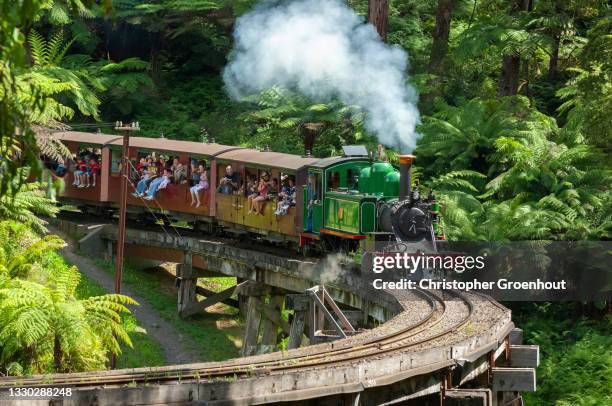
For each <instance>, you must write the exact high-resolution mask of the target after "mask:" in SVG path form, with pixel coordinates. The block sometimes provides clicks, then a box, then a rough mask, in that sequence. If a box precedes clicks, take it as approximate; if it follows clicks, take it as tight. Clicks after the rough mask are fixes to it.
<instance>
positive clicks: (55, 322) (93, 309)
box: [0, 197, 136, 375]
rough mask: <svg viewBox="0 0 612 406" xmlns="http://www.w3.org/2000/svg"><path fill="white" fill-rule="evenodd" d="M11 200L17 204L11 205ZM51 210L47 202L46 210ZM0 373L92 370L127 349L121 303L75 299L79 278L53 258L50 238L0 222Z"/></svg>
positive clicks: (57, 243)
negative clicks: (0, 370) (123, 345)
mask: <svg viewBox="0 0 612 406" xmlns="http://www.w3.org/2000/svg"><path fill="white" fill-rule="evenodd" d="M18 199H19V197H17V199H16V200H18ZM47 204H50V202H47ZM0 241H1V244H0V343H1V344H0V365H1V366H2V370H3V371H5V372H6V373H8V374H11V375H22V374H31V373H47V372H51V371H59V372H63V371H80V370H97V369H102V368H104V367H105V365H106V363H107V362H108V356H109V354H110V353H113V354H119V353H120V352H121V349H120V343H121V342H123V343H125V344H126V345H127V346H128V347H131V346H132V342H131V339H130V336H129V331H130V329H133V328H135V325H134V324H133V323H132V324H127V323H126V322H125V319H124V318H123V316H124V315H128V314H129V313H130V312H129V310H128V309H127V307H125V305H127V304H136V302H134V301H133V300H131V299H130V298H128V297H126V296H122V295H116V294H100V295H95V296H80V295H79V294H78V293H77V289H78V286H79V284H80V281H81V275H80V274H79V272H78V271H77V269H76V268H75V267H70V266H68V265H67V264H66V263H65V262H64V261H63V259H62V258H61V257H60V256H59V255H58V254H57V253H56V250H57V249H59V248H61V247H63V246H64V245H65V243H64V241H62V240H61V239H59V238H58V237H57V236H54V235H48V236H45V237H40V236H39V235H37V234H36V233H35V232H33V231H32V229H31V224H29V223H17V222H15V221H11V220H3V221H0Z"/></svg>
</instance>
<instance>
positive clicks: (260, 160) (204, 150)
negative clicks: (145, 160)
mask: <svg viewBox="0 0 612 406" xmlns="http://www.w3.org/2000/svg"><path fill="white" fill-rule="evenodd" d="M53 136H54V137H56V138H57V139H59V140H61V141H73V142H80V143H85V144H93V145H101V146H109V145H110V146H121V145H122V143H123V137H122V136H121V135H110V134H96V133H87V132H80V131H61V132H56V133H54V134H53ZM130 147H135V148H143V149H149V150H156V151H168V152H184V153H189V154H197V155H204V156H210V157H217V158H218V159H221V160H224V161H236V162H240V163H243V164H246V165H249V164H251V165H253V166H260V167H266V168H279V169H288V170H292V171H296V170H298V169H300V168H303V167H306V166H312V165H313V164H316V163H319V162H329V163H331V161H332V160H333V161H337V160H338V159H342V158H326V159H323V160H322V159H320V158H315V157H301V156H299V155H292V154H285V153H281V152H272V151H259V150H256V149H250V148H241V147H236V146H231V145H222V144H216V143H203V142H193V141H180V140H171V139H164V138H147V137H132V136H131V137H130Z"/></svg>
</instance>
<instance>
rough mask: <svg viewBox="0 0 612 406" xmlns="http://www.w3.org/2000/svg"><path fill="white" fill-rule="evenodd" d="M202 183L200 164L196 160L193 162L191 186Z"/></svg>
mask: <svg viewBox="0 0 612 406" xmlns="http://www.w3.org/2000/svg"><path fill="white" fill-rule="evenodd" d="M198 183H200V172H199V171H198V163H197V162H196V160H195V159H194V160H192V161H191V186H192V187H193V186H195V185H197V184H198Z"/></svg>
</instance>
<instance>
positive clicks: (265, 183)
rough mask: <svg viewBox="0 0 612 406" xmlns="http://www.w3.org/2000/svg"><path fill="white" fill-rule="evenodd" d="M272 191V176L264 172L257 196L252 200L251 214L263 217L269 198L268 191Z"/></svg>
mask: <svg viewBox="0 0 612 406" xmlns="http://www.w3.org/2000/svg"><path fill="white" fill-rule="evenodd" d="M269 189H270V175H269V174H268V172H265V171H264V172H263V173H262V174H261V178H260V179H259V184H258V185H257V193H258V194H257V196H256V197H254V198H253V199H251V207H249V213H255V214H257V215H260V216H263V208H264V202H265V200H266V199H267V198H268V191H269Z"/></svg>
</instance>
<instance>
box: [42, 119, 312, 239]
mask: <svg viewBox="0 0 612 406" xmlns="http://www.w3.org/2000/svg"><path fill="white" fill-rule="evenodd" d="M54 136H55V137H57V138H58V139H59V140H61V141H62V142H63V143H64V144H65V145H66V146H67V147H68V149H69V150H70V151H71V152H72V153H73V154H78V153H79V152H80V151H82V150H83V149H86V148H91V149H95V150H98V149H99V150H100V157H101V162H100V174H99V176H98V182H97V184H96V187H93V188H76V187H74V186H72V185H71V183H72V180H73V177H72V176H73V174H72V172H71V171H69V172H68V174H67V175H66V187H65V189H64V191H63V192H62V194H61V197H60V199H61V200H62V201H65V202H69V203H74V204H76V205H78V206H81V207H86V208H92V209H94V210H95V211H96V212H97V213H99V214H101V213H103V212H104V211H110V210H112V209H116V208H117V207H118V205H119V197H120V183H121V179H120V173H121V172H120V170H121V167H120V163H121V154H122V151H121V147H122V137H120V136H114V135H107V134H92V133H83V132H75V131H68V132H60V133H56V134H55V135H54ZM153 152H155V153H157V154H160V153H161V154H163V155H167V156H168V157H169V158H170V159H172V158H173V157H178V158H179V160H180V162H182V163H183V165H185V166H186V167H188V171H189V172H188V178H190V176H191V170H190V168H189V166H190V162H191V160H194V159H195V160H198V161H201V160H203V161H205V162H206V166H207V168H208V177H209V184H210V187H209V189H208V190H206V191H204V192H201V193H202V194H201V195H200V196H201V201H202V205H201V206H200V207H197V208H195V207H192V206H190V201H191V198H190V192H189V187H190V184H189V183H187V184H175V183H172V184H170V185H169V186H168V187H167V188H166V189H165V190H162V191H160V192H158V193H157V195H156V198H155V200H152V201H147V200H143V199H141V198H137V197H134V196H132V195H131V193H132V192H134V191H135V187H136V180H135V178H132V179H131V184H130V185H129V186H128V192H129V195H128V198H127V204H128V213H129V214H130V215H132V216H138V215H141V216H147V215H148V214H150V213H151V212H153V213H155V212H160V211H162V212H163V213H164V214H166V215H168V216H169V217H171V218H174V219H183V220H186V221H190V222H207V223H211V222H216V223H218V224H219V225H221V226H223V227H224V228H226V229H230V230H233V231H236V232H253V233H258V234H265V235H267V236H268V237H269V238H271V239H278V240H287V239H290V240H294V241H297V240H298V238H299V234H300V232H301V227H302V215H301V214H302V211H303V204H304V203H303V194H302V193H299V192H298V193H297V194H296V205H295V206H292V207H291V208H290V209H289V211H288V213H287V214H286V215H283V216H276V215H275V214H274V211H275V210H276V205H277V199H276V198H274V199H271V200H268V201H266V203H265V204H264V209H263V216H259V215H254V214H249V213H248V204H247V197H246V195H245V194H244V193H241V194H231V195H225V194H223V193H220V192H217V187H218V185H219V181H220V180H221V178H222V177H223V176H224V174H225V167H226V166H227V165H231V166H232V168H233V169H234V171H235V172H236V173H237V174H238V179H239V182H240V183H241V184H242V183H244V182H246V174H247V173H251V174H255V175H257V177H259V174H260V172H261V171H263V170H265V171H266V172H268V173H270V174H271V179H273V178H277V179H279V188H280V176H281V173H283V174H288V175H292V176H294V177H295V180H296V186H297V185H303V184H305V183H306V179H307V176H308V175H307V171H308V166H309V165H311V164H313V163H314V162H316V161H318V159H317V158H310V157H306V158H303V157H298V156H295V155H290V154H283V153H277V152H270V151H258V150H254V149H247V148H241V147H235V146H227V145H221V144H215V143H196V142H189V141H178V140H169V139H159V138H144V137H130V148H129V158H130V160H131V161H132V163H133V165H136V164H137V162H138V161H139V159H140V157H143V156H146V155H149V154H151V153H153Z"/></svg>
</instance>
